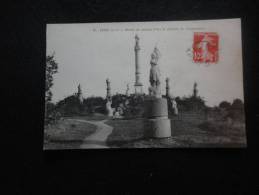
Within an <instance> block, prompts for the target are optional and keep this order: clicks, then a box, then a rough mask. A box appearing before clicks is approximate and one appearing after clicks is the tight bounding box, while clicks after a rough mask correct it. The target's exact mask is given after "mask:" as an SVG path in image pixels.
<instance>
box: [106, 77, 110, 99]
mask: <svg viewBox="0 0 259 195" xmlns="http://www.w3.org/2000/svg"><path fill="white" fill-rule="evenodd" d="M106 85H107V87H106V99H110V98H111V82H110V80H109V79H106Z"/></svg>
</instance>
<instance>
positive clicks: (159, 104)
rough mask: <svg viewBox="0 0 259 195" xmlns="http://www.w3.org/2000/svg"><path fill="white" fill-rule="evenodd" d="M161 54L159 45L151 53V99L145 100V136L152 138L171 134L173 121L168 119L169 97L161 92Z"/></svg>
mask: <svg viewBox="0 0 259 195" xmlns="http://www.w3.org/2000/svg"><path fill="white" fill-rule="evenodd" d="M160 57H161V54H160V52H159V50H158V49H157V47H155V48H154V51H153V53H152V54H151V61H150V65H151V68H150V76H149V82H150V87H149V99H147V100H146V102H145V114H146V117H147V118H148V122H147V126H146V128H145V136H146V137H152V138H166V137H170V136H171V123H170V120H169V119H168V106H167V99H166V98H162V94H161V86H160V85H161V82H160V81H161V79H160V78H161V75H160V70H159V66H158V59H159V58H160Z"/></svg>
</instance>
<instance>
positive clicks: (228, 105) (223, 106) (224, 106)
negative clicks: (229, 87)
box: [219, 101, 231, 110]
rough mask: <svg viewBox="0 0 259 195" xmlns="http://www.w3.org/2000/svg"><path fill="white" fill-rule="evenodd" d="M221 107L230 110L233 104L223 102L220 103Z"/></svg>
mask: <svg viewBox="0 0 259 195" xmlns="http://www.w3.org/2000/svg"><path fill="white" fill-rule="evenodd" d="M219 107H220V108H223V109H227V110H228V109H229V108H230V107H231V103H229V102H227V101H222V102H220V104H219Z"/></svg>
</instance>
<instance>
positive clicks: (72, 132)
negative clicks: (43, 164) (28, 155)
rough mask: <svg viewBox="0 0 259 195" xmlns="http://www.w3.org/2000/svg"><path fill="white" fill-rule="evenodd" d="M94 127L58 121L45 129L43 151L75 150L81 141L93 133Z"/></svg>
mask: <svg viewBox="0 0 259 195" xmlns="http://www.w3.org/2000/svg"><path fill="white" fill-rule="evenodd" d="M95 130H96V127H95V125H92V124H88V123H82V122H78V121H71V120H66V119H64V120H59V121H58V122H57V123H56V124H52V125H49V126H48V127H45V133H44V134H45V135H44V149H76V148H79V146H80V145H81V143H82V142H83V139H84V138H85V137H86V136H88V135H90V134H92V133H94V132H95Z"/></svg>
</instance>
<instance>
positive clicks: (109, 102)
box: [106, 79, 113, 116]
mask: <svg viewBox="0 0 259 195" xmlns="http://www.w3.org/2000/svg"><path fill="white" fill-rule="evenodd" d="M106 85H107V88H106V90H107V93H106V113H107V115H108V116H113V108H112V107H111V105H112V96H111V82H110V80H109V79H106Z"/></svg>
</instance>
